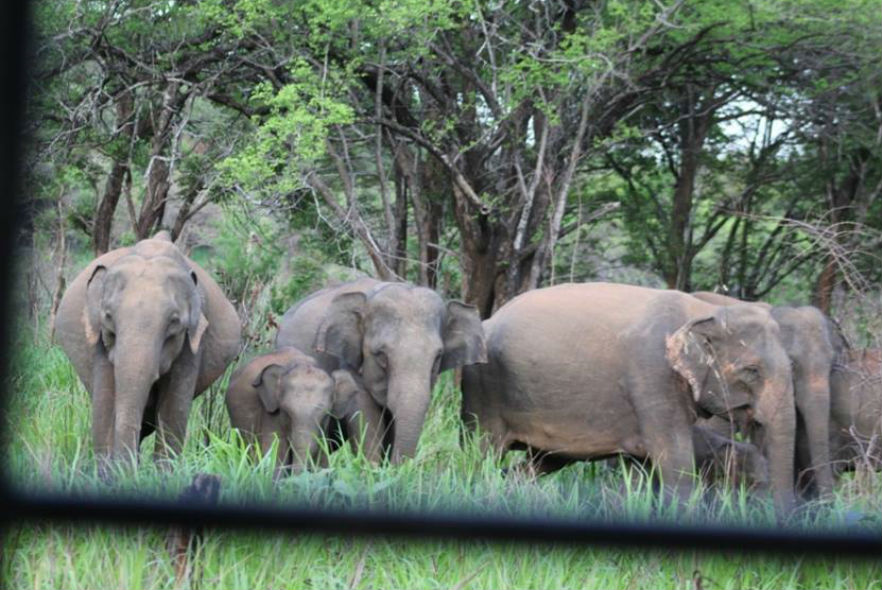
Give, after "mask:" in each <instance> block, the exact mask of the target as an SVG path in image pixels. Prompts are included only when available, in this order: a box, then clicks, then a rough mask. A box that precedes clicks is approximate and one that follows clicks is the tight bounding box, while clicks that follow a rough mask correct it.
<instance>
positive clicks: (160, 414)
mask: <svg viewBox="0 0 882 590" xmlns="http://www.w3.org/2000/svg"><path fill="white" fill-rule="evenodd" d="M55 330H56V333H57V335H58V341H59V343H60V344H61V347H62V348H63V349H64V352H65V353H66V354H67V356H68V358H70V360H71V363H73V366H74V368H75V369H76V372H77V375H79V377H80V379H81V380H82V382H83V384H84V385H85V387H86V389H87V390H88V391H89V393H90V394H91V397H92V438H93V441H94V445H95V453H96V456H97V458H98V460H99V468H100V469H101V470H102V473H106V466H107V464H108V460H109V459H111V458H112V459H115V460H117V461H118V460H132V459H134V458H136V457H137V452H138V448H139V445H140V441H141V440H142V439H143V438H144V437H146V436H148V435H149V434H150V433H152V432H153V431H154V429H158V430H159V441H158V444H157V446H156V457H157V459H162V458H168V457H169V456H170V455H171V454H173V453H177V452H178V451H180V449H181V445H182V444H183V441H184V437H185V434H186V429H187V418H188V415H189V412H190V406H191V404H192V402H193V399H194V397H195V396H197V395H199V394H200V393H201V392H203V391H204V390H205V389H207V388H208V387H209V386H210V385H211V384H212V383H213V382H214V381H215V380H216V379H217V378H218V377H220V375H221V374H222V373H223V372H224V370H225V369H226V367H227V365H229V364H230V362H231V361H232V360H233V359H234V358H235V356H236V355H237V354H238V352H239V347H240V338H241V326H240V322H239V317H238V315H237V314H236V310H235V309H234V308H233V306H232V304H231V303H230V302H229V301H228V300H227V298H226V297H225V296H224V294H223V292H222V291H221V289H220V287H218V285H217V284H216V283H215V282H214V281H213V280H212V279H211V277H210V276H209V275H208V273H206V272H205V271H204V270H203V269H202V268H200V267H199V266H198V265H197V264H196V263H195V262H193V261H192V260H190V259H188V258H187V257H186V256H184V255H183V254H182V253H181V252H180V250H178V249H177V247H175V245H174V244H173V243H172V242H171V240H170V239H169V236H168V233H167V232H161V233H160V234H158V235H157V236H156V237H155V238H153V239H148V240H142V241H140V242H138V243H137V244H135V245H134V246H131V247H127V248H119V249H117V250H113V251H111V252H108V253H107V254H104V255H102V256H100V257H98V258H97V259H95V260H93V261H92V262H91V263H90V264H89V265H88V266H87V267H86V268H85V270H83V271H82V272H81V273H80V274H79V275H78V276H77V277H76V278H75V279H74V280H73V282H72V283H71V285H70V287H69V288H68V289H67V291H66V292H65V294H64V297H63V298H62V300H61V303H60V305H59V308H58V316H57V319H56V322H55Z"/></svg>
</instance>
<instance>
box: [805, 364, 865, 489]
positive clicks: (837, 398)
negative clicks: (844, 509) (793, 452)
mask: <svg viewBox="0 0 882 590" xmlns="http://www.w3.org/2000/svg"><path fill="white" fill-rule="evenodd" d="M830 391H831V400H830V453H831V455H832V457H833V467H834V473H837V474H838V473H841V472H843V471H852V470H854V469H855V468H856V467H857V466H858V465H862V466H865V467H868V468H870V469H875V470H877V471H878V470H880V469H882V350H879V349H872V348H871V349H862V350H861V349H856V350H849V351H848V352H847V353H846V354H844V355H843V357H842V358H841V362H840V363H837V365H836V366H835V367H834V369H833V373H832V375H831V377H830ZM801 451H802V452H801ZM803 455H804V450H803V449H800V448H799V446H797V457H802V456H803Z"/></svg>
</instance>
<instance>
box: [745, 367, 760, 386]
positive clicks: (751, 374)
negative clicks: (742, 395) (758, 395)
mask: <svg viewBox="0 0 882 590" xmlns="http://www.w3.org/2000/svg"><path fill="white" fill-rule="evenodd" d="M741 379H742V380H743V381H744V382H745V383H748V384H753V383H756V382H757V381H759V380H760V370H759V367H744V368H743V369H741Z"/></svg>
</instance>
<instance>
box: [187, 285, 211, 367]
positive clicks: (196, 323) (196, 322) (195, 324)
mask: <svg viewBox="0 0 882 590" xmlns="http://www.w3.org/2000/svg"><path fill="white" fill-rule="evenodd" d="M190 279H191V280H192V281H193V290H192V291H190V318H189V321H188V324H187V338H188V339H189V341H190V351H191V352H192V353H193V354H196V353H197V352H198V351H199V345H200V344H201V343H202V336H204V335H205V330H207V329H208V318H206V317H205V314H204V313H202V307H203V306H202V294H201V293H200V292H199V279H198V278H197V277H196V271H193V270H191V271H190Z"/></svg>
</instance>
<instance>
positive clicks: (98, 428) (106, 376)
mask: <svg viewBox="0 0 882 590" xmlns="http://www.w3.org/2000/svg"><path fill="white" fill-rule="evenodd" d="M114 399H115V395H114V378H113V365H112V364H111V363H110V361H109V360H107V357H105V356H104V354H103V353H100V352H96V353H95V360H94V362H93V364H92V442H93V444H94V445H95V458H96V459H97V461H98V474H99V476H100V477H101V478H102V479H106V478H107V476H108V472H107V469H108V460H109V459H110V454H111V451H112V450H113V428H114V403H113V402H114Z"/></svg>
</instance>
